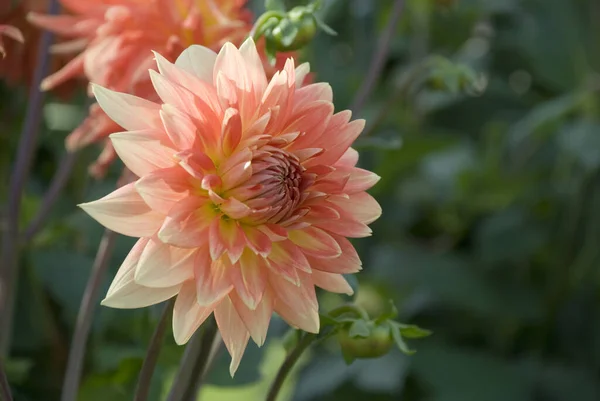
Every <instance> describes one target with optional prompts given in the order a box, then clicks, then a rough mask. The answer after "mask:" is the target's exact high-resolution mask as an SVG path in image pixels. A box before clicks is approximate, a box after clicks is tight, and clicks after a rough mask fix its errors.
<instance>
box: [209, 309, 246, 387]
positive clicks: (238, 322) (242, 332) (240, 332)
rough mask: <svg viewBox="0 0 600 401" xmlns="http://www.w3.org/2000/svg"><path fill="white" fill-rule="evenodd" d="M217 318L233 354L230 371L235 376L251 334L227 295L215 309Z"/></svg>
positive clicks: (228, 347) (220, 329)
mask: <svg viewBox="0 0 600 401" xmlns="http://www.w3.org/2000/svg"><path fill="white" fill-rule="evenodd" d="M215 320H216V321H217V326H218V327H219V331H220V332H221V336H222V337H223V342H224V343H225V347H227V350H228V351H229V354H230V355H231V364H230V365H229V373H230V374H231V376H232V377H233V375H234V374H235V371H236V370H237V368H238V366H239V365H240V362H241V360H242V355H243V354H244V351H245V350H246V346H247V345H248V340H249V338H250V334H249V333H248V330H247V329H246V326H245V325H244V322H243V321H242V319H241V318H240V316H239V315H238V313H237V311H236V310H235V307H234V306H233V303H232V302H231V300H230V299H229V297H226V298H225V299H223V301H222V302H221V303H220V304H219V306H217V307H216V309H215Z"/></svg>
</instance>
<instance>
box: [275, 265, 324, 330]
mask: <svg viewBox="0 0 600 401" xmlns="http://www.w3.org/2000/svg"><path fill="white" fill-rule="evenodd" d="M269 282H270V285H271V288H272V289H273V294H274V297H275V302H274V305H275V307H274V309H275V312H277V314H279V315H280V316H281V317H282V318H283V319H284V320H285V321H286V322H288V323H289V324H290V325H292V326H294V327H298V328H300V329H302V330H304V331H308V332H309V333H318V332H319V311H318V305H317V299H316V296H315V295H314V286H313V285H312V283H307V284H305V285H303V284H301V285H299V286H295V285H294V284H291V283H289V282H288V281H286V280H284V279H282V278H280V277H278V276H276V275H273V274H272V275H270V276H269ZM309 287H312V289H311V288H309Z"/></svg>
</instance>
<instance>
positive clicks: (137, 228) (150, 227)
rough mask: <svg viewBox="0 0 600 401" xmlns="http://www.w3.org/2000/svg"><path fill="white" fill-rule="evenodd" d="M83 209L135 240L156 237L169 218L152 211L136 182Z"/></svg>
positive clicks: (106, 225)
mask: <svg viewBox="0 0 600 401" xmlns="http://www.w3.org/2000/svg"><path fill="white" fill-rule="evenodd" d="M79 207H81V208H82V209H83V210H84V211H85V212H86V213H87V214H89V215H90V216H92V217H93V218H94V219H95V220H96V221H98V222H99V223H100V224H102V225H103V226H105V227H107V228H109V229H110V230H112V231H115V232H118V233H119V234H123V235H128V236H131V237H149V236H152V235H154V234H155V233H156V232H157V231H158V229H159V228H160V226H161V225H162V224H163V221H164V219H165V216H164V215H162V214H160V213H158V212H155V211H154V210H152V209H150V207H149V206H148V205H147V204H146V202H144V200H143V199H142V197H141V196H140V195H139V194H138V192H137V191H136V190H135V187H134V183H131V184H127V185H125V186H123V187H121V188H119V189H117V190H116V191H114V192H112V193H110V194H108V195H106V196H105V197H104V198H102V199H99V200H97V201H94V202H88V203H82V204H80V205H79Z"/></svg>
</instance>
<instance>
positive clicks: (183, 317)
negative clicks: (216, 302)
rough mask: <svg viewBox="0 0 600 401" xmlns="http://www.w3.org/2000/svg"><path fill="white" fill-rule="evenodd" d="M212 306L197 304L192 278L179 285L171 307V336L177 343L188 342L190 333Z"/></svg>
mask: <svg viewBox="0 0 600 401" xmlns="http://www.w3.org/2000/svg"><path fill="white" fill-rule="evenodd" d="M213 310H214V308H213V307H210V306H209V307H206V306H200V305H198V302H197V301H196V285H195V283H194V281H193V280H190V281H186V282H185V283H183V285H182V286H181V290H180V291H179V295H177V300H176V301H175V306H174V307H173V336H174V337H175V342H176V343H177V344H179V345H182V344H185V343H187V342H188V340H189V339H190V337H191V336H192V334H194V333H195V332H196V330H198V327H200V325H201V324H202V323H204V321H205V320H206V318H207V317H209V316H210V314H211V313H212V312H213Z"/></svg>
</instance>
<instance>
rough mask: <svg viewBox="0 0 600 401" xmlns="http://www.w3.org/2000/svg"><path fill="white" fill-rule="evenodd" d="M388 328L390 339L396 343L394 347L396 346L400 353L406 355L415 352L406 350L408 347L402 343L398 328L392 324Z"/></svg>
mask: <svg viewBox="0 0 600 401" xmlns="http://www.w3.org/2000/svg"><path fill="white" fill-rule="evenodd" d="M390 326H391V327H390V331H391V333H392V338H393V339H394V341H395V342H396V345H397V346H398V348H399V349H400V351H402V352H404V353H405V354H406V355H412V354H414V353H415V352H416V351H414V350H411V349H410V348H408V345H406V343H405V342H404V339H403V338H402V334H401V333H400V328H399V327H398V326H397V325H395V324H392V325H390Z"/></svg>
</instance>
